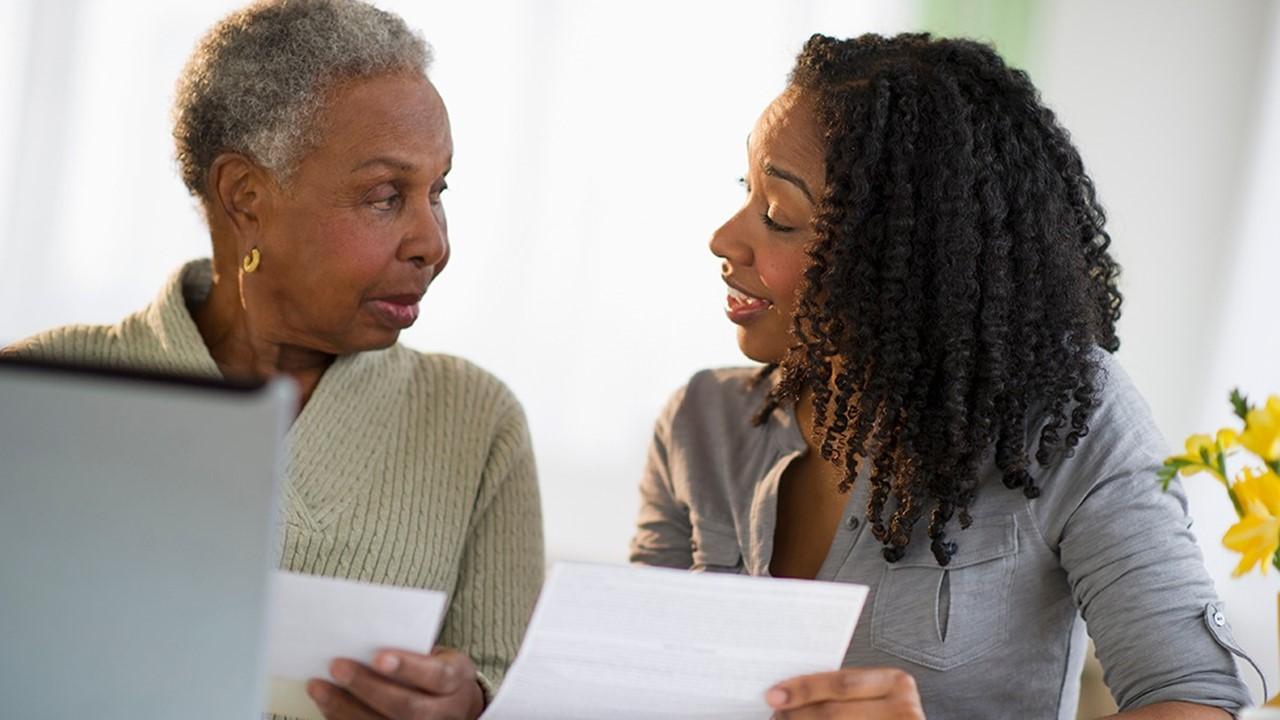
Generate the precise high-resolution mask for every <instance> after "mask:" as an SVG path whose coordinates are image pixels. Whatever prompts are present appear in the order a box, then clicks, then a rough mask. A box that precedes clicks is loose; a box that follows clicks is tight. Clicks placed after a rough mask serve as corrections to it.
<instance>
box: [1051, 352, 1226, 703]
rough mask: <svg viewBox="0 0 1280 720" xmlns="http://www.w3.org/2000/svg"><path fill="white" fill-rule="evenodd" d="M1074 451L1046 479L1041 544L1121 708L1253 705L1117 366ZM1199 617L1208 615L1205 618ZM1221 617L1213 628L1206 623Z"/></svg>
mask: <svg viewBox="0 0 1280 720" xmlns="http://www.w3.org/2000/svg"><path fill="white" fill-rule="evenodd" d="M1108 376H1109V377H1108V382H1107V389H1106V392H1105V393H1104V399H1103V403H1102V405H1101V406H1100V407H1099V408H1097V410H1096V411H1095V413H1094V415H1093V417H1092V418H1091V420H1090V425H1091V428H1092V429H1091V432H1090V434H1089V436H1088V440H1089V441H1091V442H1082V443H1081V445H1080V448H1079V452H1078V453H1077V454H1076V455H1075V456H1074V457H1072V458H1069V459H1067V460H1065V461H1063V462H1062V463H1060V465H1059V467H1058V468H1057V469H1056V470H1055V471H1054V472H1053V473H1052V475H1051V477H1049V478H1047V479H1046V482H1045V488H1046V490H1047V491H1048V489H1049V488H1055V490H1052V491H1050V492H1055V493H1056V494H1057V495H1058V498H1057V500H1058V501H1056V502H1050V503H1046V504H1045V505H1042V507H1051V508H1056V512H1055V516H1054V517H1046V518H1044V522H1045V523H1046V526H1047V527H1048V528H1049V535H1048V537H1047V538H1046V539H1047V540H1049V542H1050V543H1051V544H1052V545H1056V550H1057V551H1058V553H1059V556H1060V558H1061V563H1062V567H1063V568H1064V569H1065V571H1066V573H1067V580H1068V582H1069V584H1070V587H1071V592H1072V595H1073V598H1074V600H1075V603H1076V606H1077V607H1078V608H1079V609H1080V613H1081V615H1082V617H1083V618H1084V621H1085V624H1086V626H1087V627H1088V630H1089V634H1090V636H1091V637H1092V638H1093V640H1094V643H1095V645H1096V646H1097V654H1098V659H1099V661H1100V662H1101V663H1102V666H1103V670H1104V679H1105V681H1106V684H1107V686H1108V687H1109V688H1110V689H1111V692H1112V695H1113V696H1114V697H1115V699H1116V703H1117V704H1118V705H1119V706H1120V708H1121V709H1122V710H1128V709H1132V708H1137V707H1142V706H1145V705H1151V704H1153V703H1158V702H1167V701H1182V702H1190V703H1199V704H1202V705H1208V706H1213V707H1218V708H1222V709H1224V710H1228V711H1236V710H1239V709H1240V708H1242V707H1244V706H1247V705H1248V704H1249V703H1250V702H1251V701H1250V698H1249V695H1248V690H1247V689H1246V687H1245V685H1244V683H1243V682H1242V681H1241V679H1240V677H1239V674H1238V671H1237V668H1236V664H1235V659H1234V657H1233V654H1232V650H1231V649H1229V647H1231V646H1234V641H1233V640H1231V638H1230V627H1229V626H1228V625H1226V623H1225V618H1223V617H1222V615H1221V614H1220V613H1219V611H1218V610H1217V609H1218V608H1220V607H1221V605H1220V602H1219V600H1218V598H1217V596H1216V594H1215V592H1214V588H1213V582H1212V580H1211V579H1210V578H1209V575H1208V573H1207V571H1206V570H1205V566H1204V558H1203V556H1202V555H1201V553H1200V549H1199V547H1198V546H1197V545H1196V542H1195V537H1194V536H1193V535H1192V533H1191V531H1190V524H1191V523H1190V518H1189V517H1188V515H1187V501H1186V496H1185V495H1184V493H1183V491H1182V487H1181V485H1179V484H1178V483H1177V482H1176V481H1175V482H1174V483H1173V484H1171V485H1170V486H1169V490H1168V491H1167V492H1163V491H1161V489H1160V484H1159V482H1157V480H1156V471H1157V469H1158V468H1159V459H1160V458H1161V457H1162V456H1163V454H1164V452H1165V447H1164V442H1163V439H1162V438H1161V437H1160V434H1159V432H1158V431H1157V430H1156V428H1155V426H1154V424H1153V423H1152V421H1151V418H1150V411H1149V410H1148V409H1147V406H1146V403H1145V401H1143V400H1142V398H1141V397H1140V396H1139V395H1138V394H1137V391H1136V390H1135V389H1134V388H1133V387H1132V385H1131V384H1130V383H1129V380H1128V378H1127V377H1126V376H1124V374H1123V372H1122V371H1121V370H1120V369H1119V368H1118V366H1112V367H1111V368H1110V369H1109V371H1108ZM1207 609H1210V610H1208V611H1207ZM1215 616H1216V617H1217V618H1218V619H1219V620H1222V622H1221V623H1220V625H1219V626H1218V627H1214V628H1211V627H1210V624H1211V622H1212V620H1209V621H1207V620H1206V618H1207V617H1208V618H1213V617H1215Z"/></svg>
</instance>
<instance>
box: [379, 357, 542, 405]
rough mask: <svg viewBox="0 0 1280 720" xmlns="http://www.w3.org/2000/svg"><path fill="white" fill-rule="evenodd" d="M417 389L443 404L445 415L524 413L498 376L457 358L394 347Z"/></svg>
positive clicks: (434, 401)
mask: <svg viewBox="0 0 1280 720" xmlns="http://www.w3.org/2000/svg"><path fill="white" fill-rule="evenodd" d="M392 352H393V353H395V356H396V357H397V358H398V360H399V362H402V363H404V365H405V367H406V368H407V369H408V372H409V373H410V375H411V377H412V378H413V382H414V384H415V385H417V386H418V387H420V388H421V389H423V390H425V391H426V392H425V393H424V397H430V398H431V400H430V402H431V403H432V404H433V405H435V404H442V405H443V406H444V407H443V408H442V409H444V410H445V411H446V412H458V411H466V412H468V413H470V414H477V413H478V414H481V415H486V416H493V417H497V418H501V417H507V416H517V417H519V418H520V420H521V422H523V417H524V410H523V408H522V407H521V405H520V401H519V399H517V397H516V395H515V393H514V392H512V390H511V388H510V387H509V386H508V385H507V384H506V383H505V382H504V381H502V380H501V379H500V378H499V377H498V376H497V375H495V374H493V373H492V372H490V371H489V370H486V369H485V368H483V367H481V366H480V365H478V364H476V363H475V362H473V361H471V360H468V359H466V358H464V357H459V356H457V355H450V354H447V353H436V352H422V351H419V350H413V349H411V348H408V347H406V346H404V345H399V344H397V345H395V346H393V350H392Z"/></svg>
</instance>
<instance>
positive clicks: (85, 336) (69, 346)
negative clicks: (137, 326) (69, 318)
mask: <svg viewBox="0 0 1280 720" xmlns="http://www.w3.org/2000/svg"><path fill="white" fill-rule="evenodd" d="M133 319H134V318H133V316H130V317H129V318H126V319H125V320H124V321H122V322H120V323H116V324H114V325H63V326H61V327H55V328H52V329H49V330H45V331H43V332H40V333H36V334H35V335H32V336H30V337H27V338H24V339H22V340H18V341H17V342H15V343H13V344H11V345H8V346H6V347H3V348H0V357H3V358H14V359H18V360H36V361H41V362H53V363H75V364H88V365H111V364H117V363H118V362H120V360H121V357H122V355H126V354H128V353H126V352H125V351H126V350H130V349H133V345H136V344H137V342H134V343H131V342H130V339H131V338H132V339H133V340H135V341H141V340H142V338H141V337H133V335H135V334H134V333H130V332H129V327H131V325H132V324H133V323H131V322H130V321H131V320H133Z"/></svg>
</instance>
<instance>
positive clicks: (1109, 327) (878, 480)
mask: <svg viewBox="0 0 1280 720" xmlns="http://www.w3.org/2000/svg"><path fill="white" fill-rule="evenodd" d="M791 86H792V87H793V88H794V89H796V90H797V91H799V92H800V93H802V94H804V95H805V96H806V97H807V98H808V99H811V101H812V102H813V104H814V106H815V107H816V109H817V114H818V120H819V125H820V127H821V128H822V130H823V131H824V133H825V138H824V139H825V142H826V148H827V155H826V181H827V189H826V193H825V196H824V197H823V198H822V199H821V201H820V202H819V205H818V209H817V211H816V214H815V218H814V232H815V236H816V237H815V240H814V242H813V244H812V245H811V246H810V247H809V249H808V255H809V258H810V264H809V266H808V269H807V271H806V274H805V282H804V286H803V289H802V290H801V291H800V296H799V299H798V303H797V307H796V313H795V318H794V321H793V324H792V328H791V330H792V334H793V336H794V337H793V344H792V346H791V348H790V349H789V350H788V352H787V354H786V356H785V357H784V358H783V359H782V361H781V363H779V364H775V365H769V366H766V367H765V368H764V370H763V371H762V373H761V375H760V377H761V379H764V378H766V377H769V376H770V375H771V374H772V373H775V372H776V373H778V378H777V382H776V383H774V384H773V386H772V388H771V390H770V392H769V395H768V399H767V401H766V404H765V407H764V408H762V409H761V411H760V413H759V414H758V415H757V416H756V418H755V419H756V422H757V424H760V423H764V422H766V421H767V418H768V416H769V415H770V413H771V412H772V411H773V409H774V408H776V407H777V406H778V404H779V403H781V402H783V401H792V402H795V401H797V400H799V398H800V397H801V393H802V392H804V391H805V390H809V391H811V392H812V397H813V407H814V416H815V432H816V433H817V435H818V439H820V441H821V453H822V456H823V458H825V459H827V460H828V461H830V462H833V463H835V464H836V465H837V467H842V468H844V479H843V481H842V482H841V490H842V491H847V490H848V489H849V488H850V487H851V486H852V484H853V481H854V478H855V477H856V474H857V467H858V463H859V462H863V461H865V462H868V463H869V464H870V485H871V487H870V493H869V500H868V507H867V517H868V520H869V523H870V526H871V530H872V533H873V534H874V536H875V538H876V539H877V540H878V541H879V542H881V543H882V544H883V545H884V550H883V553H884V557H885V559H886V560H888V561H889V562H896V561H897V560H898V559H900V558H901V557H902V555H903V552H904V549H905V548H906V547H907V545H908V544H909V542H910V539H911V535H912V532H913V530H914V529H915V527H916V525H917V523H918V521H919V520H920V518H921V516H922V515H924V514H925V512H926V511H929V512H930V520H929V525H928V536H929V538H930V541H931V545H930V547H931V550H932V552H933V555H934V557H935V558H936V559H937V561H938V563H939V564H940V565H946V564H948V562H950V560H951V557H952V556H953V555H954V553H955V551H956V544H955V542H952V541H948V540H947V532H946V528H947V526H948V523H950V521H951V520H952V518H953V517H954V516H955V515H956V514H957V513H958V515H959V517H958V521H959V525H960V527H961V528H965V527H968V526H969V524H970V522H971V516H970V509H971V507H972V506H973V503H974V497H975V493H976V491H977V487H978V484H979V481H980V479H981V477H980V475H979V472H980V467H981V464H982V463H983V461H984V460H986V459H987V458H990V457H991V453H994V463H995V466H996V467H997V468H998V469H999V472H1000V473H1001V475H1002V477H1003V479H1004V484H1005V485H1006V486H1007V487H1009V488H1021V492H1022V493H1024V494H1025V495H1026V497H1028V498H1035V497H1036V496H1038V495H1039V489H1038V487H1037V485H1036V482H1035V479H1034V478H1033V476H1032V473H1031V454H1032V452H1031V451H1032V448H1029V447H1028V445H1029V444H1030V443H1031V442H1033V441H1034V438H1033V437H1032V433H1033V432H1034V430H1035V428H1036V427H1039V428H1040V430H1039V438H1038V445H1037V446H1036V447H1035V448H1034V457H1035V460H1036V462H1038V463H1039V464H1040V465H1041V466H1045V465H1049V464H1051V463H1053V462H1056V460H1057V459H1058V458H1059V457H1060V456H1062V455H1069V454H1070V453H1071V452H1072V449H1073V448H1074V447H1075V446H1076V445H1077V444H1078V443H1079V441H1080V439H1081V438H1082V437H1084V436H1085V434H1086V433H1088V431H1089V427H1088V424H1087V423H1088V420H1089V416H1090V414H1091V412H1092V410H1093V408H1094V407H1095V406H1096V404H1097V397H1098V391H1099V382H1098V380H1099V377H1098V373H1099V364H1100V362H1101V357H1100V353H1099V351H1098V347H1099V346H1100V347H1102V348H1104V349H1105V350H1107V351H1110V352H1114V351H1115V350H1116V349H1118V348H1119V345H1120V342H1119V339H1118V338H1117V337H1116V320H1117V319H1118V318H1119V316H1120V303H1121V297H1120V293H1119V291H1118V290H1117V288H1116V280H1117V277H1118V275H1119V266H1118V265H1117V264H1116V262H1115V261H1114V260H1113V259H1112V258H1111V256H1110V255H1109V254H1108V252H1107V247H1108V245H1109V244H1110V242H1111V240H1110V237H1109V236H1108V235H1107V232H1106V230H1105V229H1104V224H1105V222H1106V217H1105V215H1104V214H1103V211H1102V208H1101V207H1100V206H1099V204H1098V201H1097V199H1096V197H1095V193H1094V186H1093V181H1092V180H1090V178H1089V176H1088V175H1087V174H1086V173H1085V170H1084V166H1083V164H1082V162H1081V160H1080V154H1079V153H1078V152H1077V151H1076V149H1075V147H1074V146H1073V145H1072V143H1071V140H1070V138H1069V136H1068V134H1067V131H1066V130H1064V129H1063V128H1062V126H1061V125H1059V124H1058V122H1057V119H1056V118H1055V116H1054V114H1053V112H1051V111H1050V110H1049V109H1048V108H1046V107H1045V106H1044V105H1043V104H1042V103H1041V102H1040V98H1039V94H1038V93H1037V91H1036V89H1035V87H1034V86H1033V85H1032V84H1031V80H1030V79H1029V78H1028V77H1027V75H1026V73H1024V72H1022V71H1020V70H1016V69H1013V68H1011V67H1009V66H1007V65H1005V63H1004V61H1003V60H1001V58H1000V56H999V55H997V54H996V52H995V51H994V50H993V49H992V48H991V47H989V46H987V45H984V44H981V43H978V42H972V41H969V40H956V39H941V38H932V37H930V36H929V35H927V34H905V35H898V36H896V37H891V38H885V37H881V36H878V35H863V36H861V37H858V38H855V39H851V40H837V39H834V38H830V37H826V36H823V35H814V36H813V37H811V38H810V39H809V41H808V42H807V43H806V44H805V46H804V50H803V51H802V52H801V53H800V56H799V58H798V59H797V62H796V66H795V69H794V70H793V71H792V74H791ZM891 496H892V497H893V498H894V501H895V502H894V505H893V509H892V513H887V511H886V504H887V503H888V501H889V498H890V497H891ZM886 514H889V515H890V516H889V517H888V518H887V519H886V517H885V516H886Z"/></svg>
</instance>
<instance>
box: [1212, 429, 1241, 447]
mask: <svg viewBox="0 0 1280 720" xmlns="http://www.w3.org/2000/svg"><path fill="white" fill-rule="evenodd" d="M1217 440H1218V447H1220V448H1222V449H1223V450H1230V449H1231V448H1233V447H1235V446H1236V445H1239V444H1240V435H1239V433H1237V432H1236V431H1235V430H1232V429H1231V428H1222V429H1221V430H1219V431H1218V437H1217Z"/></svg>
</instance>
